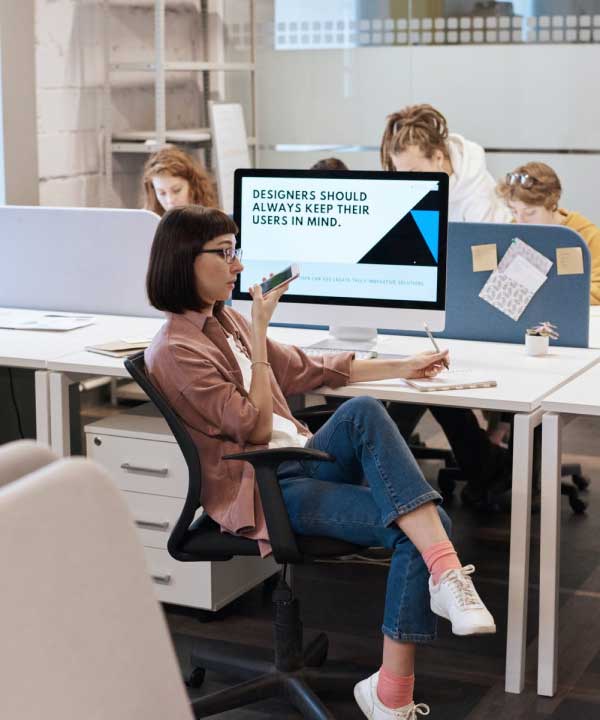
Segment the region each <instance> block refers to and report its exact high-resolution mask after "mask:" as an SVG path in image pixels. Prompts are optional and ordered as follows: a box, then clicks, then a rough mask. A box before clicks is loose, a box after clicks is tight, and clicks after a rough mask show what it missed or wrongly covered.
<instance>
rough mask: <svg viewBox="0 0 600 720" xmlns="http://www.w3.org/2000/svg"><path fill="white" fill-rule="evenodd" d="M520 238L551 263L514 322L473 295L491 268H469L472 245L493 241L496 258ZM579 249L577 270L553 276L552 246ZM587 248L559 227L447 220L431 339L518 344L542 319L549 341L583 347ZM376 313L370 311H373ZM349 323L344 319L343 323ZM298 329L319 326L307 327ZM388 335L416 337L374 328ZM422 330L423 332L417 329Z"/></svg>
mask: <svg viewBox="0 0 600 720" xmlns="http://www.w3.org/2000/svg"><path fill="white" fill-rule="evenodd" d="M514 238H520V239H521V240H523V242H525V243H527V244H528V245H531V247H533V248H535V249H536V250H537V251H538V252H540V253H542V255H545V256H546V257H547V258H548V259H549V260H551V261H552V263H553V265H552V267H551V268H550V271H549V272H548V279H547V280H546V282H545V283H544V284H543V285H542V287H541V288H540V289H539V290H538V291H537V293H536V294H535V295H534V296H533V299H532V301H531V302H530V303H529V305H528V306H527V308H526V309H525V311H524V313H523V314H522V315H521V317H520V319H519V320H518V321H517V322H515V321H514V320H511V319H510V318H509V317H508V316H507V315H504V313H502V312H500V310H497V309H496V308H494V307H492V306H491V305H490V304H489V303H487V302H486V301H485V300H482V299H481V298H480V297H479V292H480V291H481V288H482V287H483V286H484V285H485V283H486V281H487V279H488V278H489V276H490V274H491V271H487V272H473V260H472V254H471V246H472V245H485V244H488V243H495V244H496V247H497V252H498V262H500V260H501V258H502V257H503V255H504V253H505V252H506V251H507V250H508V248H509V246H510V244H511V242H512V240H513V239H514ZM563 247H580V248H581V251H582V255H583V274H580V275H558V274H557V272H556V249H557V248H563ZM590 265H591V262H590V252H589V249H588V247H587V245H586V244H585V241H584V240H583V239H582V238H581V236H580V235H579V234H578V233H576V232H574V231H573V230H570V229H568V228H565V227H562V226H560V225H517V224H508V225H500V224H492V223H450V224H449V225H448V260H447V272H446V328H445V330H444V332H441V333H436V336H437V337H443V338H444V337H445V338H454V339H458V340H484V341H488V342H507V343H522V342H524V336H525V330H526V329H527V328H528V327H530V326H531V325H534V324H536V323H537V322H540V321H543V320H549V321H550V322H552V323H554V324H555V325H557V326H558V330H559V333H560V338H559V339H558V340H553V341H552V344H554V345H563V346H566V347H587V346H588V336H589V323H590V317H589V315H590ZM376 312H377V311H376V310H374V313H376ZM349 324H350V323H349ZM298 327H323V326H314V325H311V326H307V325H301V326H298ZM379 332H382V333H388V334H391V335H421V334H422V333H419V332H408V331H407V332H404V331H403V332H399V331H395V330H386V329H385V328H380V329H379ZM423 334H424V333H423Z"/></svg>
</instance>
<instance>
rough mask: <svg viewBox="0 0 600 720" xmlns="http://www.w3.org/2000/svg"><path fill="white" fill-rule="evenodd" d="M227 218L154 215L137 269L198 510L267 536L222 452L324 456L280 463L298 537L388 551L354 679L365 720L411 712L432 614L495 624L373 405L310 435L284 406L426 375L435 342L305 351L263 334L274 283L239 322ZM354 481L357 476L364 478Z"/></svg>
mask: <svg viewBox="0 0 600 720" xmlns="http://www.w3.org/2000/svg"><path fill="white" fill-rule="evenodd" d="M237 231H238V228H237V226H236V225H235V223H234V222H233V221H232V220H231V219H230V218H229V217H228V216H227V215H225V214H224V213H222V212H220V211H219V210H213V209H207V208H199V207H192V206H188V207H183V208H176V209H174V210H170V211H169V212H167V213H166V214H165V215H164V217H163V218H162V220H161V221H160V223H159V225H158V228H157V230H156V234H155V237H154V241H153V245H152V250H151V254H150V262H149V267H148V274H147V291H148V297H149V299H150V302H151V303H152V305H154V307H156V308H158V309H159V310H163V311H165V314H166V318H167V319H166V322H165V324H164V325H163V327H162V328H161V330H160V331H159V332H158V334H157V335H156V337H155V338H154V340H153V341H152V344H151V345H150V347H149V348H148V349H147V350H146V353H145V358H146V366H147V370H148V374H149V377H150V379H151V380H152V382H153V383H155V384H156V386H157V387H158V388H159V389H160V391H161V392H162V393H163V394H164V396H165V397H166V399H167V401H168V402H169V403H170V405H171V407H172V408H173V409H174V410H175V412H176V413H177V414H178V415H179V417H180V418H181V420H182V422H183V423H184V424H185V426H186V427H187V429H188V430H189V432H190V435H191V436H192V438H193V440H194V442H195V444H196V446H197V448H198V452H199V457H200V459H201V463H202V469H203V482H202V498H201V502H202V506H203V507H204V510H205V511H206V512H207V513H208V515H209V516H210V517H211V518H212V519H213V520H215V521H216V522H217V523H219V525H220V526H221V529H222V530H223V531H225V532H229V533H233V534H237V535H241V536H243V537H247V538H251V539H254V540H257V541H258V542H259V545H260V547H261V553H262V554H263V555H266V554H268V553H269V552H270V547H269V536H268V532H267V528H266V524H265V518H264V514H263V510H262V506H261V502H260V497H259V495H258V491H257V487H256V483H255V480H254V474H253V470H252V467H251V466H250V465H249V464H247V463H244V462H241V461H239V460H233V461H227V460H223V456H224V455H227V454H228V453H235V452H240V451H243V450H248V449H256V448H257V446H258V447H265V446H266V447H269V448H273V447H290V446H296V447H311V448H315V449H319V450H322V451H326V452H329V453H331V454H332V455H333V456H334V457H335V458H336V460H335V462H333V463H318V462H314V461H310V462H307V461H303V462H289V463H286V464H285V465H284V466H282V468H281V471H280V473H279V481H280V485H281V490H282V494H283V497H284V501H285V504H286V507H287V510H288V513H289V516H290V522H291V524H292V528H293V530H294V532H295V533H297V534H300V535H302V534H304V535H326V536H330V537H334V538H339V539H343V540H347V541H349V542H353V543H357V544H359V545H364V546H368V545H383V546H386V547H388V548H390V549H391V550H392V551H393V554H392V558H391V565H390V571H389V576H388V582H387V594H386V600H385V611H384V620H383V627H382V630H383V635H384V638H383V662H382V666H381V668H380V670H379V671H378V672H376V673H374V674H373V675H372V676H371V677H369V678H366V679H365V680H362V681H361V682H359V683H358V684H357V685H356V688H355V691H354V694H355V698H356V701H357V703H358V705H359V706H360V708H361V710H362V711H363V713H364V714H365V716H366V717H368V718H376V719H377V720H385V719H386V718H389V719H390V720H391V719H392V718H400V719H404V720H415V719H416V716H417V715H426V714H428V712H429V709H428V708H427V706H426V705H422V704H420V705H415V703H414V701H413V686H414V657H415V649H416V646H417V645H418V644H419V643H423V642H429V641H430V640H432V639H433V638H434V637H435V632H436V617H435V616H436V615H440V616H441V617H444V618H447V619H449V620H450V621H451V623H452V629H453V631H454V632H455V633H456V634H458V635H470V634H475V633H492V632H495V625H494V620H493V618H492V616H491V614H490V613H489V612H488V610H487V609H486V607H485V606H484V604H483V603H482V601H481V599H480V598H479V596H478V595H477V592H476V590H475V587H474V586H473V583H472V581H471V577H470V575H471V574H472V572H473V571H474V568H473V566H472V565H470V566H466V567H462V565H461V563H460V561H459V559H458V556H457V554H456V551H455V549H454V546H453V545H452V543H451V542H450V540H449V539H448V534H447V528H449V525H450V522H449V520H448V517H447V516H446V514H445V513H444V511H443V510H441V508H439V507H438V503H439V501H440V496H439V495H438V493H437V492H435V491H434V490H433V489H432V488H431V487H430V485H428V483H427V482H426V481H425V479H424V477H423V475H422V474H421V471H420V470H419V467H418V466H417V464H416V462H415V460H414V458H413V457H412V455H411V454H410V451H409V450H408V448H407V446H406V443H405V442H404V440H403V439H402V437H401V435H400V433H399V432H398V429H397V428H396V426H395V425H394V423H393V422H392V421H391V420H390V418H389V416H388V414H387V412H386V411H385V409H384V407H383V405H382V404H381V403H379V402H378V401H376V400H374V399H372V398H368V397H360V398H353V399H351V400H348V401H347V402H346V403H344V404H343V405H342V406H341V407H339V408H338V409H337V410H336V412H335V413H334V415H333V416H332V417H331V418H330V419H329V420H328V421H327V422H326V423H325V425H323V427H322V428H321V429H319V430H318V432H317V433H316V434H315V435H311V434H310V432H309V431H308V429H307V428H306V426H304V425H303V424H301V423H300V422H298V421H297V420H295V419H294V417H293V416H292V414H291V412H290V409H289V407H288V405H287V403H286V400H285V397H286V396H288V395H293V394H298V393H305V392H310V391H312V390H314V389H315V388H317V387H319V386H321V385H329V386H331V387H339V386H341V385H345V384H346V383H349V382H356V381H365V380H375V379H380V378H388V377H407V378H415V377H432V376H434V375H436V374H437V373H438V372H439V371H440V369H441V367H442V362H443V361H444V360H446V359H447V352H440V353H433V352H429V353H422V354H420V355H415V356H412V357H408V358H403V359H398V360H356V359H355V358H354V356H353V354H352V353H340V354H338V355H325V356H322V357H308V356H307V355H306V354H305V353H304V352H302V350H300V349H299V348H297V347H293V346H288V345H281V344H279V343H276V342H274V341H273V340H270V339H269V338H268V337H267V329H268V326H269V322H270V320H271V317H272V315H273V312H274V311H275V308H276V307H277V303H278V301H279V299H280V297H281V296H282V294H283V292H285V288H278V289H275V290H273V291H272V292H271V293H269V294H268V295H267V296H263V294H262V291H261V288H260V285H254V286H252V287H251V288H250V290H249V292H250V295H251V297H252V311H251V315H252V322H248V321H247V320H246V319H245V318H244V317H243V316H242V315H240V314H239V313H237V312H236V311H234V310H232V309H231V308H230V307H227V306H226V305H225V304H224V303H225V301H226V300H227V299H228V298H229V297H230V295H231V291H232V289H233V287H234V284H235V281H236V278H237V276H238V275H239V273H240V272H241V271H242V270H243V265H242V262H241V250H240V249H239V248H237V247H236V237H235V236H236V233H237ZM363 479H364V480H365V483H366V484H363V482H362V481H363Z"/></svg>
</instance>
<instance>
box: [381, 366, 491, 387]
mask: <svg viewBox="0 0 600 720" xmlns="http://www.w3.org/2000/svg"><path fill="white" fill-rule="evenodd" d="M372 383H374V384H376V385H396V386H406V385H408V386H409V387H411V388H413V390H418V391H419V392H434V391H436V390H468V389H470V388H485V387H496V385H497V384H498V383H497V382H496V381H495V380H492V379H491V378H490V377H489V375H485V374H483V373H480V372H476V371H474V370H444V371H443V372H441V373H440V374H439V375H437V376H436V377H434V378H424V379H422V380H406V379H405V378H389V379H386V380H371V381H370V382H369V384H372Z"/></svg>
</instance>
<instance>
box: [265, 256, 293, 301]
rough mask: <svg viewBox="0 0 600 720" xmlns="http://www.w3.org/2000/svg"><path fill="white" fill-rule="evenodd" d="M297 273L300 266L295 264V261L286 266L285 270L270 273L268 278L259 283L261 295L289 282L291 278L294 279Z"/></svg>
mask: <svg viewBox="0 0 600 720" xmlns="http://www.w3.org/2000/svg"><path fill="white" fill-rule="evenodd" d="M299 275H300V266H299V265H296V264H295V263H294V264H292V265H289V266H288V267H286V268H285V270H282V271H281V272H278V273H276V274H275V275H271V277H270V278H269V279H268V280H265V281H264V282H262V283H260V289H261V290H262V294H263V296H264V295H267V294H268V293H270V292H272V291H273V290H275V289H276V288H279V287H281V286H282V285H287V284H288V283H291V282H292V280H295V279H296V278H297V277H299Z"/></svg>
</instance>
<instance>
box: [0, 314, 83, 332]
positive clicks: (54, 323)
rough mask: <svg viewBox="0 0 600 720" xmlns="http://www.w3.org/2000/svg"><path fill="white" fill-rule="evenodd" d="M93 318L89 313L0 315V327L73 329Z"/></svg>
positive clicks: (14, 328) (15, 328) (11, 328)
mask: <svg viewBox="0 0 600 720" xmlns="http://www.w3.org/2000/svg"><path fill="white" fill-rule="evenodd" d="M94 321H95V318H94V317H92V316H91V315H76V316H75V315H59V314H48V315H39V316H34V317H29V318H23V317H22V316H21V315H18V314H16V313H15V314H10V313H9V314H8V316H7V315H4V316H2V317H0V328H5V329H9V330H59V331H64V330H75V329H77V328H81V327H86V326H87V325H92V324H93V323H94Z"/></svg>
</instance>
